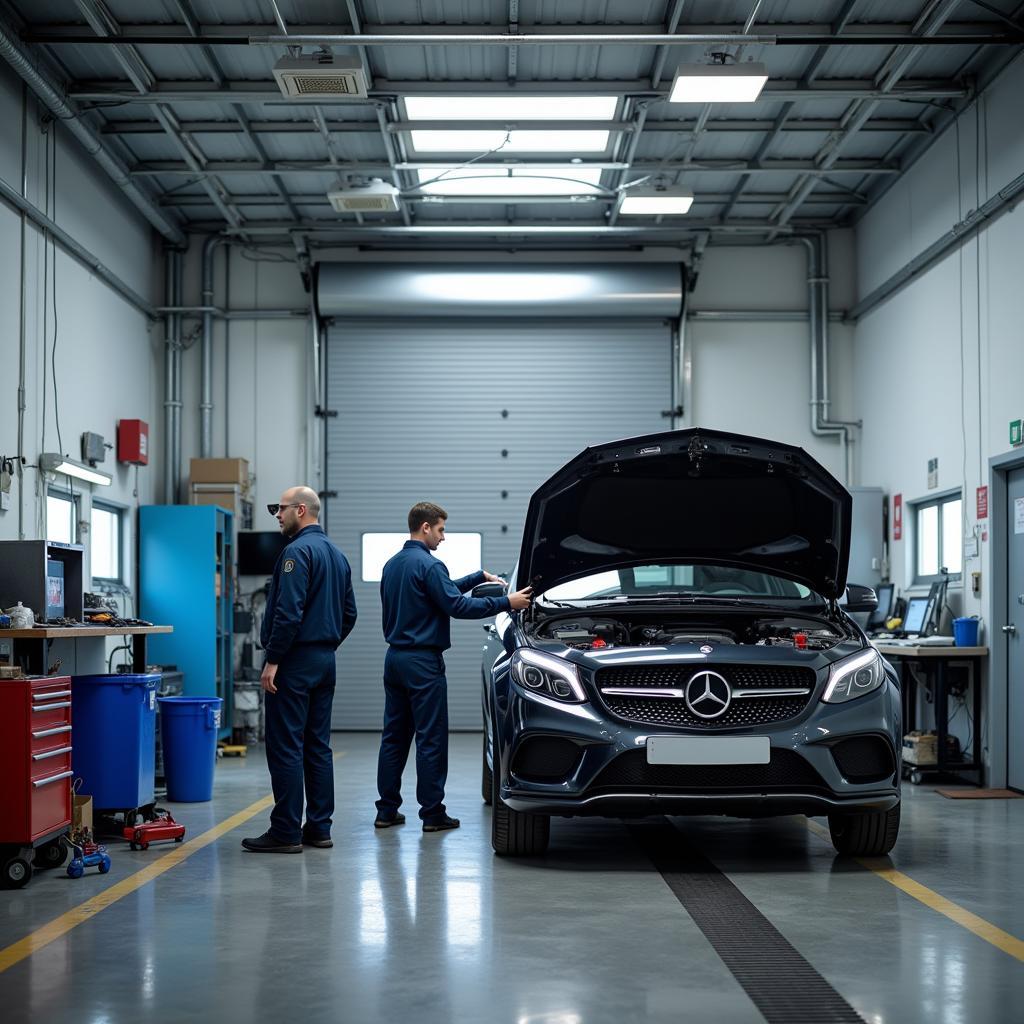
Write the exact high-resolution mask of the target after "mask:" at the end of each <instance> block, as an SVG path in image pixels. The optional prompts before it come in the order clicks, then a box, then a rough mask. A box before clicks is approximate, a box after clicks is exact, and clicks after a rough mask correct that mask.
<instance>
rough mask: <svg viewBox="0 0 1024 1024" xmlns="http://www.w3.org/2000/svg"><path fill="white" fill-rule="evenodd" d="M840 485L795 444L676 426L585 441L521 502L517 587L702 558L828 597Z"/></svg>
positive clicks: (835, 590) (839, 557)
mask: <svg viewBox="0 0 1024 1024" xmlns="http://www.w3.org/2000/svg"><path fill="white" fill-rule="evenodd" d="M850 509H851V499H850V495H849V492H848V491H847V490H846V488H845V487H843V485H842V484H841V483H839V481H838V480H836V479H835V477H833V476H832V475H831V474H830V473H828V472H827V471H826V470H825V469H824V468H823V467H822V466H820V465H819V464H818V463H817V462H816V461H815V460H814V459H812V458H811V457H810V456H809V455H808V454H807V453H806V452H805V451H804V450H803V449H802V448H794V447H793V446H791V445H787V444H777V443H775V442H774V441H766V440H763V439H761V438H756V437H746V436H744V435H742V434H726V433H721V432H719V431H711V430H701V429H700V428H693V429H689V430H677V431H672V432H671V433H664V434H650V435H647V436H645V437H634V438H628V439H626V440H623V441H613V442H610V443H609V444H602V445H597V446H595V447H593V448H587V449H586V450H585V451H583V452H581V453H580V454H579V455H577V456H576V457H575V458H574V459H573V460H572V461H570V462H568V463H566V465H565V466H563V467H562V468H561V469H560V470H559V471H558V472H557V473H555V475H554V476H552V477H551V479H550V480H548V481H547V482H546V483H544V484H542V485H541V486H540V487H539V488H538V489H537V491H536V492H535V493H534V495H533V497H532V498H531V499H530V506H529V509H528V510H527V513H526V524H525V528H524V531H523V547H522V551H521V553H520V558H519V572H518V580H517V583H516V586H517V588H519V587H525V586H532V587H533V588H534V592H535V593H537V594H540V593H543V592H544V591H547V590H550V589H551V588H552V587H554V586H557V585H558V584H559V583H565V582H567V581H569V580H573V579H578V578H579V577H581V576H587V575H590V574H591V573H596V572H604V571H607V570H610V569H622V568H627V567H629V566H636V565H650V564H663V565H664V564H673V563H674V564H680V563H688V562H703V563H707V564H713V565H727V566H734V567H736V568H741V569H752V570H756V571H758V572H765V573H770V574H771V575H773V576H780V577H783V578H784V579H789V580H793V581H795V582H797V583H802V584H803V585H804V586H807V587H810V589H811V590H813V591H816V592H817V593H818V594H820V595H822V596H823V597H826V598H838V597H839V596H840V595H841V594H842V593H843V591H844V589H845V586H846V572H847V565H848V562H849V555H850Z"/></svg>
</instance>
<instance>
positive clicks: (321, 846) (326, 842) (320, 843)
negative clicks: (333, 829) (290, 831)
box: [302, 829, 334, 850]
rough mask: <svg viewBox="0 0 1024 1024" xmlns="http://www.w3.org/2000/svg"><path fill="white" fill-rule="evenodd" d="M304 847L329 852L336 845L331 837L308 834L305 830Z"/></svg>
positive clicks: (303, 831) (303, 836)
mask: <svg viewBox="0 0 1024 1024" xmlns="http://www.w3.org/2000/svg"><path fill="white" fill-rule="evenodd" d="M302 845H303V846H315V847H316V848H317V849H318V850H329V849H330V848H331V847H332V846H333V845H334V840H333V839H332V838H331V837H330V836H325V835H323V834H321V835H317V834H316V833H314V832H307V831H306V830H305V829H303V830H302Z"/></svg>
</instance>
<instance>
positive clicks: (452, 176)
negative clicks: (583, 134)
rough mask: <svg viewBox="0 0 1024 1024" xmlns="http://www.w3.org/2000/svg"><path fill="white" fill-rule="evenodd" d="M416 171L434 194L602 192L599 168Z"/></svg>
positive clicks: (424, 186)
mask: <svg viewBox="0 0 1024 1024" xmlns="http://www.w3.org/2000/svg"><path fill="white" fill-rule="evenodd" d="M445 172H447V173H445ZM416 173H417V175H418V177H419V182H420V191H422V192H425V193H426V194H428V195H435V196H573V195H596V194H599V193H600V191H601V190H600V188H599V184H600V181H601V168H600V167H573V166H571V165H570V166H568V167H559V166H551V167H512V168H509V169H508V170H505V169H504V168H500V167H460V168H455V167H449V168H445V167H428V168H420V169H419V170H418V171H417V172H416ZM442 174H444V177H442V178H440V179H439V180H437V181H435V180H433V179H435V178H438V176H439V175H442Z"/></svg>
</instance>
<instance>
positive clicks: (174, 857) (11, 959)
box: [0, 751, 345, 974]
mask: <svg viewBox="0 0 1024 1024" xmlns="http://www.w3.org/2000/svg"><path fill="white" fill-rule="evenodd" d="M344 756H345V752H344V751H340V752H339V753H337V754H335V755H334V760H335V761H337V760H338V759H339V758H342V757H344ZM273 802H274V797H273V795H272V794H270V793H268V794H267V795H266V796H264V797H261V798H260V799H259V800H257V801H256V802H255V803H253V804H249V806H248V807H246V808H245V809H244V810H241V811H239V812H238V813H237V814H232V815H231V817H230V818H226V819H225V820H224V821H222V822H221V823H220V824H219V825H214V827H213V828H211V829H209V830H207V831H206V832H203V833H202V834H201V835H198V836H196V837H195V839H190V840H188V841H187V842H185V843H182V844H180V845H176V846H175V847H174V849H172V850H170V851H169V852H167V853H165V854H164V855H163V856H162V857H161V858H160V859H159V860H158V861H155V862H154V863H153V864H150V865H149V866H148V867H145V868H142V869H141V870H139V871H136V872H135V873H134V874H132V875H129V876H128V877H127V878H125V879H123V880H122V881H120V882H117V883H115V884H114V885H112V886H111V887H110V888H109V889H104V890H103V892H101V893H97V895H95V896H93V897H92V899H88V900H86V901H85V902H84V903H80V904H79V905H78V906H77V907H73V908H72V909H71V910H68V911H66V912H65V913H63V914H61V916H60V917H58V918H56V919H54V920H53V921H51V922H50V923H49V924H44V925H43V926H42V927H41V928H37V929H36V930H35V931H34V932H32V934H31V935H26V936H25V938H23V939H21V940H19V941H18V942H15V943H13V944H12V945H10V946H7V947H6V948H5V949H0V974H3V972H4V971H6V970H7V969H8V968H10V967H13V966H14V965H15V964H17V963H20V962H21V961H22V960H24V959H25V958H26V957H29V956H31V955H32V954H33V953H38V952H39V950H41V949H44V948H45V947H46V946H48V945H50V943H51V942H55V941H56V940H57V939H59V938H60V937H61V936H63V935H67V933H68V932H69V931H71V930H72V929H73V928H77V927H78V926H79V925H80V924H84V923H85V922H86V921H88V920H90V919H91V918H93V917H95V916H96V915H97V914H98V913H100V911H102V910H106V909H107V907H110V906H112V905H113V904H115V903H117V901H118V900H120V899H123V898H124V897H125V896H129V895H131V893H133V892H135V891H136V890H138V889H141V888H142V886H144V885H146V884H148V883H149V882H152V881H153V880H154V879H156V878H159V877H160V876H161V875H162V874H164V872H166V871H170V870H171V868H174V867H177V866H178V865H179V864H181V863H182V861H186V860H188V858H189V857H191V856H192V854H194V853H198V852H199V851H200V850H202V849H204V848H205V847H207V846H209V845H210V844H211V843H215V842H216V841H217V840H218V839H220V838H221V836H224V835H227V833H228V832H231V831H233V830H234V829H236V828H238V827H239V825H244V824H245V823H246V822H247V821H248V820H249V819H250V818H255V817H256V815H257V814H259V813H260V811H265V810H266V809H267V808H268V807H270V806H271V805H272V804H273Z"/></svg>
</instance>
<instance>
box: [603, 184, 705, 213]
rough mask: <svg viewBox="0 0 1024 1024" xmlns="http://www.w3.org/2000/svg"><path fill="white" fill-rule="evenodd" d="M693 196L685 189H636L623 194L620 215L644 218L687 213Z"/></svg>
mask: <svg viewBox="0 0 1024 1024" xmlns="http://www.w3.org/2000/svg"><path fill="white" fill-rule="evenodd" d="M692 205H693V195H692V193H690V192H687V191H686V189H684V188H636V189H630V190H629V191H628V192H624V193H623V194H622V199H621V200H620V201H619V213H620V214H624V215H627V216H629V215H636V216H644V217H657V216H661V215H664V214H667V215H672V214H682V213H686V212H687V211H688V210H689V209H690V207H691V206H692Z"/></svg>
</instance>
